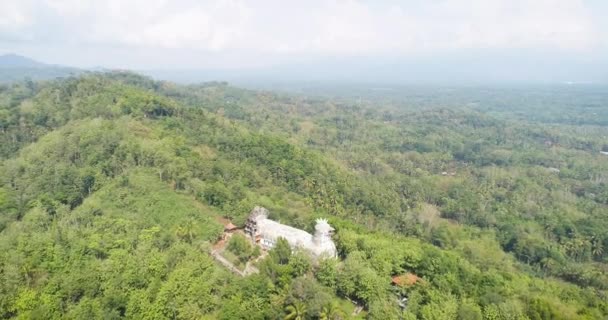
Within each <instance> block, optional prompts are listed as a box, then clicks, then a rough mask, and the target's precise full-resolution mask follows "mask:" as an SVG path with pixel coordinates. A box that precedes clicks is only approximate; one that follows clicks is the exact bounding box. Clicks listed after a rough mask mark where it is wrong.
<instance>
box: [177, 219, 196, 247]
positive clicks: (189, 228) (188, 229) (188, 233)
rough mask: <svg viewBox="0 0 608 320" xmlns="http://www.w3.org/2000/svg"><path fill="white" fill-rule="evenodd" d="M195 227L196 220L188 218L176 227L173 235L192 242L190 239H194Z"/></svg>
mask: <svg viewBox="0 0 608 320" xmlns="http://www.w3.org/2000/svg"><path fill="white" fill-rule="evenodd" d="M196 229H197V223H196V220H194V218H188V219H187V220H186V221H184V222H183V223H182V225H180V226H178V227H177V230H176V231H175V235H176V236H178V237H179V238H181V239H184V240H186V241H187V242H188V243H192V240H193V239H194V236H195V233H196Z"/></svg>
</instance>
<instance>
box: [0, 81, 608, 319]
mask: <svg viewBox="0 0 608 320" xmlns="http://www.w3.org/2000/svg"><path fill="white" fill-rule="evenodd" d="M601 89H602V88H597V87H591V86H590V87H584V86H583V87H577V86H570V87H569V86H563V87H557V88H556V87H518V88H474V87H467V88H456V89H453V88H452V89H446V88H427V87H425V88H395V89H392V90H390V91H387V90H379V89H374V90H370V89H365V90H363V89H360V88H351V89H350V91H349V90H348V89H344V88H342V89H340V90H328V91H324V92H316V93H312V92H306V93H305V94H304V93H300V94H287V93H273V92H268V91H253V90H245V89H240V88H235V87H232V86H230V85H228V84H227V83H222V82H211V83H203V84H196V85H176V84H173V83H169V82H163V81H154V80H152V79H149V78H146V77H142V76H139V75H137V74H133V73H128V72H114V73H87V74H83V75H80V76H77V77H69V78H65V79H60V80H52V81H31V80H30V81H23V82H13V83H7V84H2V85H0V132H1V134H0V284H1V285H0V318H3V319H12V318H16V319H118V318H129V319H350V318H368V319H428V320H430V319H492V320H494V319H505V320H506V319H531V320H536V319H606V318H608V154H604V153H603V152H607V151H608V114H607V113H606V112H608V90H601ZM603 89H605V88H603ZM257 205H259V206H264V207H266V208H268V209H269V211H270V213H271V217H272V218H273V219H277V220H280V221H282V222H283V223H286V224H289V225H292V226H295V227H298V228H302V229H305V230H309V231H310V230H311V229H312V227H313V226H314V220H315V219H316V218H319V217H324V218H328V219H329V221H330V223H331V224H332V225H333V226H334V227H335V228H336V232H335V236H334V240H335V242H336V244H337V248H338V252H339V258H338V259H336V260H332V259H328V260H321V261H312V260H311V259H310V258H309V257H307V256H306V255H305V254H303V253H301V252H291V250H290V249H289V248H287V249H286V248H285V247H284V244H281V245H279V244H278V245H277V246H276V248H275V249H273V250H271V252H270V253H269V255H268V256H267V257H265V258H264V259H263V260H261V261H260V262H258V264H257V267H258V269H259V271H260V272H259V273H258V274H253V275H249V276H245V277H240V276H238V275H236V274H234V273H232V272H230V271H229V270H227V269H226V268H224V267H223V266H222V265H221V264H218V263H217V262H215V261H214V260H213V258H212V256H211V255H210V252H211V248H212V246H213V245H214V243H215V242H216V241H218V240H219V239H220V237H221V236H222V230H223V229H222V228H223V227H222V224H221V222H220V221H222V219H224V220H225V219H230V220H231V221H232V222H233V223H234V224H236V225H237V226H243V224H244V223H245V219H246V217H247V215H248V213H249V212H250V211H251V209H252V208H253V207H254V206H257ZM229 248H230V249H231V250H233V251H234V253H235V255H239V258H243V259H248V258H249V257H250V256H257V255H259V252H253V251H256V250H253V249H252V248H251V247H248V243H247V242H246V241H242V239H238V238H235V240H234V241H233V242H231V243H230V244H229ZM257 251H259V250H257ZM404 275H410V276H411V277H413V278H414V279H416V281H411V282H408V283H405V284H401V283H396V284H395V283H394V281H392V279H394V277H399V276H404ZM404 297H406V298H407V301H406V302H405V303H404V302H403V301H404V300H403V298H404ZM356 305H358V306H362V307H363V309H362V311H361V312H360V313H358V314H356V315H353V309H355V306H356Z"/></svg>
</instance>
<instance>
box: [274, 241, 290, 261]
mask: <svg viewBox="0 0 608 320" xmlns="http://www.w3.org/2000/svg"><path fill="white" fill-rule="evenodd" d="M270 256H271V257H272V258H273V260H274V261H275V262H276V263H278V264H281V265H286V264H288V263H289V260H290V258H291V246H290V245H289V242H287V239H285V238H278V239H277V241H276V243H275V245H274V247H273V248H272V250H271V251H270Z"/></svg>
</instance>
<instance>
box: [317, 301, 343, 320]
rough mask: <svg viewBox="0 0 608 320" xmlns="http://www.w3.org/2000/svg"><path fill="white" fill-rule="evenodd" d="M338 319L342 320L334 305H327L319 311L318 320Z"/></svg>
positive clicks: (338, 310)
mask: <svg viewBox="0 0 608 320" xmlns="http://www.w3.org/2000/svg"><path fill="white" fill-rule="evenodd" d="M338 319H342V314H341V312H340V309H338V306H337V305H336V304H335V303H333V302H332V303H328V304H326V305H325V306H324V307H323V308H322V309H321V313H320V314H319V320H338Z"/></svg>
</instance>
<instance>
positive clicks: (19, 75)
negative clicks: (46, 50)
mask: <svg viewBox="0 0 608 320" xmlns="http://www.w3.org/2000/svg"><path fill="white" fill-rule="evenodd" d="M81 72H83V70H81V69H78V68H73V67H66V66H60V65H52V64H46V63H42V62H39V61H36V60H33V59H30V58H28V57H24V56H20V55H17V54H12V53H11V54H5V55H0V82H11V81H19V80H24V79H28V78H29V79H32V80H48V79H55V78H59V77H67V76H70V75H73V74H78V73H81Z"/></svg>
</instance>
